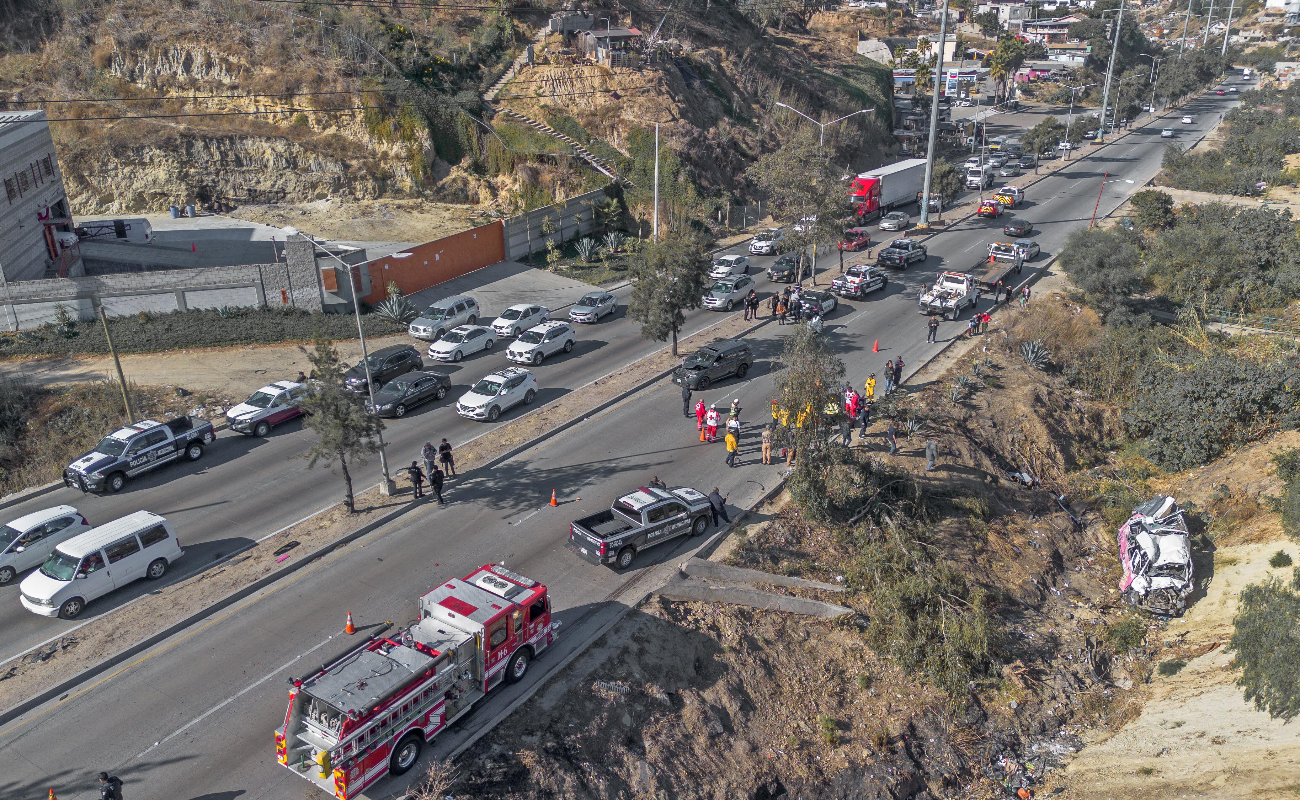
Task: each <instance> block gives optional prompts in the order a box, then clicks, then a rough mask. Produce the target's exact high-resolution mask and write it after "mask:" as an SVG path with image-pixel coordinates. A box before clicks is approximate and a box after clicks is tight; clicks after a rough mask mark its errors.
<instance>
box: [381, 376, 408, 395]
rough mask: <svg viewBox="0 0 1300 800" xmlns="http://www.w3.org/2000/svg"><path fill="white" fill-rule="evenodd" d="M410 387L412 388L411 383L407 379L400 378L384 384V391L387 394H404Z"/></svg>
mask: <svg viewBox="0 0 1300 800" xmlns="http://www.w3.org/2000/svg"><path fill="white" fill-rule="evenodd" d="M409 388H411V385H410V384H409V383H407V382H406V381H403V380H400V379H399V380H395V381H389V382H388V383H385V384H384V392H385V393H386V394H404V393H405V392H406V390H407V389H409Z"/></svg>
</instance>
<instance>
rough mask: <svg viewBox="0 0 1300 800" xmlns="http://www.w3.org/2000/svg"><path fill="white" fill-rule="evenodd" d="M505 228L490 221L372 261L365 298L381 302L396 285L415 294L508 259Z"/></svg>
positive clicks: (406, 291) (371, 301)
mask: <svg viewBox="0 0 1300 800" xmlns="http://www.w3.org/2000/svg"><path fill="white" fill-rule="evenodd" d="M503 227H504V226H503V225H502V223H501V222H500V221H493V222H489V223H488V224H487V225H483V226H480V227H478V228H470V229H469V230H467V231H461V232H460V233H453V234H452V235H451V236H444V237H442V238H441V239H435V240H434V241H432V242H426V243H424V244H421V245H416V246H415V247H412V248H411V249H409V250H403V251H402V253H396V254H394V255H393V256H390V257H388V258H380V259H376V260H374V261H372V262H371V263H370V265H369V266H368V270H369V271H370V293H369V294H367V295H366V296H365V297H363V298H361V299H362V300H364V301H365V302H367V303H370V304H372V305H373V304H375V303H378V302H379V301H381V300H383V299H384V298H385V297H387V296H388V291H387V287H388V284H389V283H396V284H397V288H399V289H401V290H402V293H403V294H415V293H416V292H418V291H421V290H423V289H428V288H429V287H430V286H436V285H438V284H440V283H443V282H445V281H449V280H451V279H452V278H459V277H460V276H461V275H464V274H466V273H469V272H473V271H474V270H476V269H482V268H483V267H486V266H490V265H492V264H495V263H497V262H499V261H504V260H506V251H505V248H504V243H505V237H504V235H503V233H502V229H503ZM404 254H409V255H404Z"/></svg>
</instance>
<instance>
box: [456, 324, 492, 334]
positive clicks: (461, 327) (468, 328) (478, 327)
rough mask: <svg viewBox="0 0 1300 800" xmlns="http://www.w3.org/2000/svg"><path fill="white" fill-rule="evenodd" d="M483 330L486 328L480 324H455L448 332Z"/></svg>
mask: <svg viewBox="0 0 1300 800" xmlns="http://www.w3.org/2000/svg"><path fill="white" fill-rule="evenodd" d="M485 330H487V328H485V327H483V326H482V325H457V326H456V327H454V328H452V329H451V331H450V333H455V332H457V331H460V332H461V333H469V332H470V331H485Z"/></svg>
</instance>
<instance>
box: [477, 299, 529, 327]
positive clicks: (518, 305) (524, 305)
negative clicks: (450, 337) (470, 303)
mask: <svg viewBox="0 0 1300 800" xmlns="http://www.w3.org/2000/svg"><path fill="white" fill-rule="evenodd" d="M535 305H537V304H536V303H515V304H514V305H513V306H510V307H509V308H507V309H506V311H509V310H510V309H511V308H517V309H519V310H520V311H522V310H524V309H527V308H532V307H533V306H535ZM537 307H538V308H541V306H537ZM461 327H465V326H463V325H462V326H461Z"/></svg>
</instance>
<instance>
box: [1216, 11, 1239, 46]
mask: <svg viewBox="0 0 1300 800" xmlns="http://www.w3.org/2000/svg"><path fill="white" fill-rule="evenodd" d="M1236 9H1237V0H1232V2H1230V3H1229V4H1228V25H1227V27H1225V28H1224V29H1223V46H1222V47H1220V48H1219V58H1223V56H1224V55H1226V54H1227V52H1228V34H1229V33H1231V32H1232V12H1233V11H1235V10H1236Z"/></svg>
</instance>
